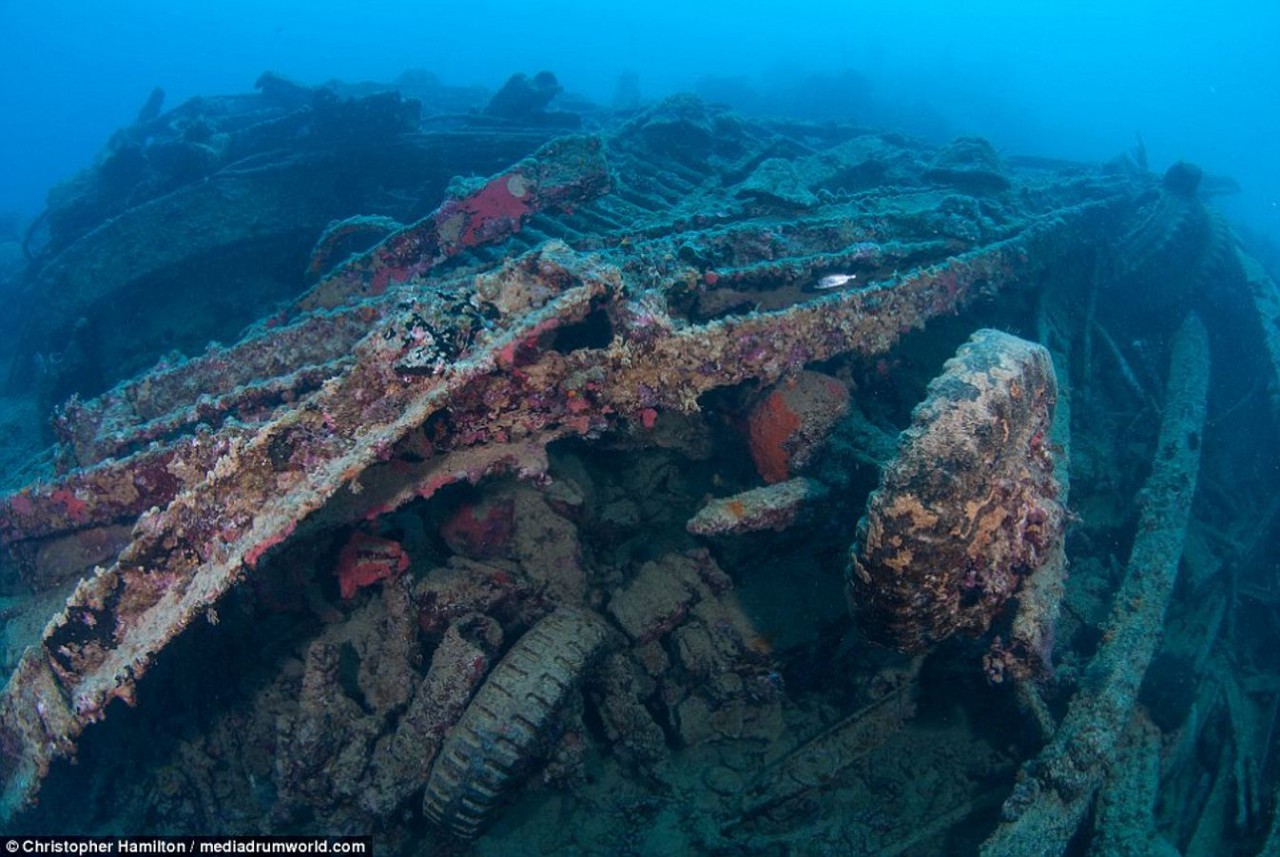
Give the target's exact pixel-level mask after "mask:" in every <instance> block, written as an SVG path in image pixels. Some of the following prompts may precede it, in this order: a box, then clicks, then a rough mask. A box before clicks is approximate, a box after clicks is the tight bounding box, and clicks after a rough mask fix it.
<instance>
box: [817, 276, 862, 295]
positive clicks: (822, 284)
mask: <svg viewBox="0 0 1280 857" xmlns="http://www.w3.org/2000/svg"><path fill="white" fill-rule="evenodd" d="M856 279H858V275H857V274H827V275H826V276H825V277H823V278H822V279H821V280H818V285H817V286H815V288H816V289H818V291H820V292H821V291H826V290H827V289H838V288H840V287H841V286H843V285H845V284H846V283H852V282H853V281H854V280H856Z"/></svg>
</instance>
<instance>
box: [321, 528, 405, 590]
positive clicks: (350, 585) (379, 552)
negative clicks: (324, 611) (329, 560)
mask: <svg viewBox="0 0 1280 857" xmlns="http://www.w3.org/2000/svg"><path fill="white" fill-rule="evenodd" d="M408 567H409V555H408V554H406V553H405V552H404V548H403V547H401V546H400V543H399V542H397V541H393V540H391V539H380V538H378V537H377V536H371V535H368V534H367V533H362V532H360V531H359V530H356V531H355V532H354V533H352V534H351V538H350V539H348V540H347V543H346V545H344V546H343V548H342V552H341V553H339V554H338V588H339V590H340V591H341V592H342V597H343V599H344V600H345V599H350V598H351V597H352V596H354V595H355V594H356V593H357V592H359V591H360V590H361V589H362V588H364V587H366V586H369V585H370V584H373V583H377V582H378V581H379V580H386V579H387V578H389V577H394V576H395V575H397V574H400V573H401V572H402V571H404V570H405V569H406V568H408Z"/></svg>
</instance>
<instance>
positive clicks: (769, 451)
mask: <svg viewBox="0 0 1280 857" xmlns="http://www.w3.org/2000/svg"><path fill="white" fill-rule="evenodd" d="M848 407H849V391H848V390H847V389H846V388H845V386H844V385H843V384H841V383H840V382H839V381H838V380H836V379H835V378H832V377H831V376H830V375H823V374H821V373H818V372H801V373H800V374H799V375H797V376H796V377H795V378H792V379H789V380H787V381H783V382H781V383H778V384H776V385H774V387H773V389H772V390H771V391H770V392H769V394H768V395H767V396H765V397H764V398H763V399H761V400H760V401H759V402H757V403H756V405H755V407H753V408H752V409H751V412H750V413H749V414H748V415H747V436H748V439H749V441H750V444H751V458H752V460H753V461H754V462H755V464H756V470H758V471H760V475H761V476H762V477H764V481H765V482H767V483H769V484H770V485H772V484H774V483H777V482H783V481H785V480H787V479H789V478H790V477H791V471H792V468H794V467H803V466H804V465H806V464H807V463H808V461H809V458H810V456H811V455H812V454H813V452H814V450H815V449H817V447H818V446H819V445H820V444H821V443H822V441H823V440H825V439H826V436H827V433H828V432H830V431H831V427H832V426H833V425H835V423H836V421H837V420H838V419H840V417H842V416H843V415H844V413H845V411H846V410H847V409H848Z"/></svg>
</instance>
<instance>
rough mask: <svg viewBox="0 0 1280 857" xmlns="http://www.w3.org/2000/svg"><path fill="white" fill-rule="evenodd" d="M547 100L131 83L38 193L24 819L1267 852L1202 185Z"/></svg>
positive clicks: (671, 846) (1260, 663)
mask: <svg viewBox="0 0 1280 857" xmlns="http://www.w3.org/2000/svg"><path fill="white" fill-rule="evenodd" d="M558 94H560V88H559V86H558V84H557V82H556V81H555V78H554V77H553V76H552V75H550V74H547V73H543V74H540V75H537V76H535V77H525V76H523V75H517V76H515V77H513V78H512V79H511V80H510V81H509V82H508V84H507V85H506V86H505V87H504V88H502V89H501V90H500V91H499V92H497V93H496V94H492V95H491V94H489V93H483V92H479V91H475V90H468V89H457V88H450V87H444V86H441V85H440V84H438V82H436V81H435V80H434V79H431V78H430V77H428V76H407V77H406V78H404V79H402V80H401V81H399V82H397V84H396V85H394V86H392V85H388V86H375V85H361V86H344V85H338V84H334V85H328V86H323V87H314V88H312V87H302V86H298V85H296V84H293V83H291V82H289V81H286V80H283V79H281V78H278V77H276V76H274V75H264V76H263V78H262V79H261V80H260V81H259V82H258V86H257V88H256V91H255V92H254V93H252V94H249V95H242V96H231V97H219V98H213V97H210V98H197V99H192V100H191V101H188V102H185V103H183V104H180V105H178V106H176V107H174V108H172V109H168V110H166V109H164V105H163V98H162V96H161V95H160V94H159V93H157V94H156V96H154V97H153V98H152V99H151V100H149V101H148V102H147V104H146V106H144V108H143V110H142V112H141V113H140V114H139V117H138V119H137V121H136V122H135V124H134V125H133V126H131V127H129V128H125V129H123V130H121V131H120V132H118V133H117V135H116V136H115V137H113V139H112V140H111V141H110V142H109V143H108V145H107V147H106V149H105V150H104V151H103V153H102V155H101V157H100V158H99V160H98V162H97V163H96V164H95V165H94V166H93V167H92V168H90V169H89V170H87V171H85V172H84V173H83V174H81V175H80V176H77V177H76V178H75V179H73V180H71V181H69V182H68V183H66V184H65V185H63V186H61V187H59V188H57V189H55V191H54V192H53V193H52V194H51V197H50V204H49V208H48V210H47V211H46V212H45V214H44V215H43V216H42V218H41V219H40V220H39V221H37V222H36V223H35V224H33V225H32V228H31V229H30V230H29V232H28V234H27V235H26V237H25V245H26V246H25V250H26V257H27V259H26V262H25V272H24V274H23V275H22V278H21V280H20V282H18V283H17V284H16V285H15V286H13V287H12V290H11V293H9V294H7V295H6V300H7V302H8V303H9V304H10V306H11V307H12V308H13V317H15V318H18V319H19V320H20V326H19V327H18V329H17V330H16V331H14V332H13V333H12V335H11V337H10V341H9V342H8V343H6V344H5V346H4V349H3V352H2V353H3V355H4V357H5V360H6V363H7V364H8V376H7V379H6V383H7V387H6V389H5V395H4V399H3V401H4V403H5V420H6V422H5V423H4V425H3V426H0V428H3V430H4V432H5V435H4V436H5V438H6V445H7V446H8V449H7V450H6V452H5V458H4V466H5V469H6V472H5V474H4V477H5V480H4V484H5V493H4V494H3V496H2V497H0V546H2V547H3V552H2V553H3V559H2V560H0V569H2V570H3V576H2V580H3V597H2V598H0V617H2V619H3V641H4V648H3V658H4V670H5V684H4V689H3V693H2V694H0V818H3V828H4V829H6V830H9V831H15V832H17V831H27V832H54V831H56V832H59V833H72V832H74V833H85V834H111V833H118V834H138V833H142V832H150V833H174V834H176V833H210V834H213V833H219V834H221V833H360V834H364V833H372V834H373V835H374V836H375V843H376V845H377V847H378V849H379V850H380V851H381V852H384V853H405V854H413V853H418V854H462V853H476V854H499V853H516V852H518V853H525V854H528V853H577V854H588V853H610V854H685V853H706V854H720V855H730V854H748V853H749V854H778V855H782V854H879V855H908V854H942V853H946V854H962V853H975V854H976V853H980V854H983V855H992V857H994V855H1029V854H1046V855H1048V854H1062V853H1073V854H1097V855H1112V854H1139V853H1141V854H1170V855H1171V854H1179V853H1181V854H1189V855H1210V854H1213V855H1228V854H1257V853H1268V854H1273V853H1278V852H1280V823H1278V822H1277V820H1276V818H1277V813H1276V796H1277V792H1276V789H1277V783H1278V782H1280V770H1278V769H1277V764H1278V761H1280V760H1277V758H1276V755H1277V754H1276V744H1277V735H1276V732H1277V729H1276V727H1277V722H1278V720H1280V715H1278V711H1280V662H1277V660H1276V657H1275V652H1276V651H1277V650H1278V648H1280V547H1278V545H1280V540H1278V539H1277V530H1278V522H1277V517H1278V513H1280V491H1278V490H1277V483H1278V482H1280V466H1278V465H1280V453H1278V450H1277V447H1278V444H1277V439H1278V438H1280V375H1278V372H1280V293H1278V292H1277V288H1276V283H1275V280H1274V275H1275V273H1274V272H1275V271H1276V270H1277V261H1278V259H1277V257H1276V256H1275V255H1274V253H1273V251H1268V250H1267V249H1266V248H1265V247H1263V246H1257V247H1255V246H1252V245H1251V244H1249V242H1246V241H1245V240H1243V239H1242V238H1241V237H1240V236H1239V235H1237V234H1236V233H1235V232H1234V231H1233V230H1232V228H1231V227H1229V226H1228V224H1227V222H1226V221H1225V219H1224V218H1223V217H1222V215H1221V214H1219V213H1218V212H1217V211H1216V210H1215V209H1214V208H1213V207H1212V205H1211V197H1212V195H1213V193H1214V192H1216V191H1218V190H1221V189H1222V188H1223V187H1224V185H1225V183H1224V182H1223V181H1221V180H1215V179H1213V178H1212V177H1209V176H1205V175H1202V173H1201V171H1200V170H1199V169H1198V168H1197V167H1195V166H1194V165H1191V164H1186V163H1178V164H1175V165H1174V166H1172V167H1170V168H1169V169H1168V170H1167V171H1165V172H1163V173H1162V174H1157V173H1154V172H1152V171H1151V170H1149V169H1148V167H1147V164H1146V160H1145V154H1144V153H1143V152H1142V151H1141V150H1140V149H1139V150H1135V151H1134V152H1133V153H1130V154H1127V155H1123V156H1121V157H1118V158H1116V159H1115V160H1114V161H1112V162H1110V163H1107V164H1104V165H1089V164H1079V163H1072V162H1065V161H1054V160H1048V159H1043V158H1030V157H1016V156H1012V155H1007V154H1002V153H998V152H997V151H996V150H995V149H994V148H993V147H992V146H991V145H990V144H989V143H987V142H986V141H985V140H982V139H979V138H960V139H957V140H954V141H953V142H951V143H950V144H947V145H944V146H935V145H931V144H927V143H924V142H921V141H919V140H915V139H913V138H910V137H907V136H904V135H898V134H893V133H885V132H881V131H874V130H869V129H866V128H861V127H858V126H855V125H845V124H839V123H812V122H803V121H790V120H785V119H753V118H747V117H744V116H740V115H737V114H735V113H734V112H732V111H731V110H729V109H727V108H724V107H720V106H716V105H713V104H709V103H706V102H703V101H700V100H698V99H697V98H695V97H693V96H675V97H672V98H669V99H666V100H664V101H661V102H659V103H656V104H653V105H649V106H639V107H633V108H630V109H626V110H622V109H604V108H601V107H598V106H595V105H590V104H585V103H575V102H573V101H572V100H571V99H567V98H565V97H564V96H563V94H560V97H559V98H557V97H556V96H557V95H558ZM1269 253H1270V254H1269ZM24 426H25V428H23V427H24Z"/></svg>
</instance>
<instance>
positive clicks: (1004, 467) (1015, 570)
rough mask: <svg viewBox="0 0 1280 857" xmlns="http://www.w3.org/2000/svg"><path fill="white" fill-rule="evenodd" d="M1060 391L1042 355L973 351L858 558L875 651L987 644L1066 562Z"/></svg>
mask: <svg viewBox="0 0 1280 857" xmlns="http://www.w3.org/2000/svg"><path fill="white" fill-rule="evenodd" d="M1056 395H1057V384H1056V381H1055V379H1054V374H1053V364H1052V361H1051V360H1050V357H1049V353H1048V352H1047V351H1046V350H1045V349H1044V348H1043V347H1041V346H1039V345H1036V344H1034V343H1031V342H1027V341H1026V340H1022V339H1018V338H1016V337H1013V336H1010V335H1008V334H1005V333H1000V332H998V331H993V330H980V331H978V332H977V333H975V334H974V335H973V336H972V337H971V338H970V339H969V341H968V342H967V343H965V344H964V345H963V346H961V347H960V350H959V351H958V352H957V353H956V356H955V357H954V358H952V359H951V360H949V361H948V362H947V364H946V367H945V369H944V371H943V373H942V374H941V375H939V376H938V377H937V378H935V379H934V380H933V381H932V382H931V383H930V384H929V394H928V397H927V398H926V399H925V401H924V402H923V403H922V404H921V405H919V406H918V407H917V408H916V411H915V413H914V415H913V418H912V425H911V427H910V428H908V429H907V430H906V431H905V432H903V436H902V441H901V451H900V453H899V455H898V457H897V458H896V459H895V460H894V461H893V462H892V463H891V464H889V466H888V467H886V468H885V469H884V471H883V472H882V473H881V478H880V487H879V488H878V489H877V490H876V491H875V492H874V493H873V494H872V495H871V499H870V501H869V502H868V509H867V514H866V516H865V517H864V518H863V519H862V520H861V521H860V522H859V525H858V534H857V538H856V541H855V543H854V547H853V550H852V552H851V560H852V562H851V573H850V575H849V587H850V590H851V596H852V603H853V605H854V612H855V614H856V617H857V621H858V624H859V627H860V629H861V630H862V632H863V633H864V634H865V635H866V636H867V638H869V639H870V640H872V641H874V642H877V643H880V644H883V645H886V646H890V647H892V648H895V649H898V650H900V651H904V652H919V651H922V650H924V649H926V648H927V647H928V646H930V645H931V644H933V643H935V642H938V641H939V640H943V639H946V638H947V637H949V636H951V635H952V634H955V633H957V632H962V633H968V634H981V633H983V632H984V631H986V630H987V628H988V627H989V626H990V624H991V622H992V620H993V619H994V618H995V617H996V615H997V614H998V613H999V612H1000V611H1001V610H1002V609H1003V608H1004V606H1005V602H1006V601H1007V600H1008V599H1009V597H1010V596H1011V595H1013V594H1014V593H1015V592H1016V591H1018V589H1019V587H1020V586H1021V585H1022V583H1023V580H1024V579H1025V578H1026V577H1028V576H1029V575H1032V574H1034V573H1035V571H1036V570H1037V569H1038V568H1039V567H1040V566H1041V564H1042V563H1044V562H1045V561H1046V559H1047V558H1049V557H1050V556H1051V555H1052V554H1053V553H1054V552H1055V550H1056V547H1055V546H1056V545H1058V544H1060V542H1061V540H1062V529H1063V520H1064V512H1063V509H1062V507H1061V506H1060V505H1059V503H1058V500H1057V496H1058V487H1057V483H1056V481H1055V479H1054V474H1053V458H1052V454H1051V453H1050V450H1049V426H1050V423H1051V422H1052V419H1053V408H1054V401H1055V398H1056Z"/></svg>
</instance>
